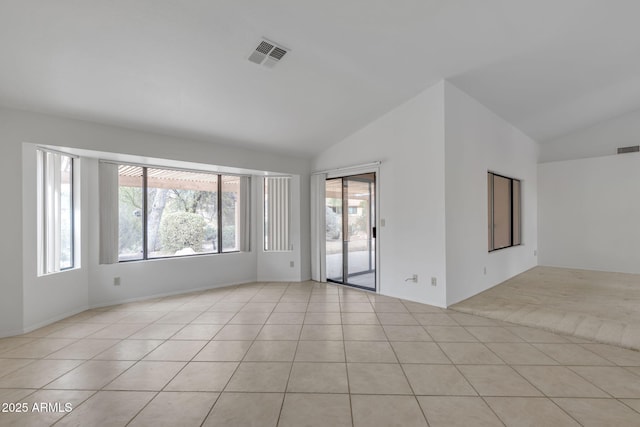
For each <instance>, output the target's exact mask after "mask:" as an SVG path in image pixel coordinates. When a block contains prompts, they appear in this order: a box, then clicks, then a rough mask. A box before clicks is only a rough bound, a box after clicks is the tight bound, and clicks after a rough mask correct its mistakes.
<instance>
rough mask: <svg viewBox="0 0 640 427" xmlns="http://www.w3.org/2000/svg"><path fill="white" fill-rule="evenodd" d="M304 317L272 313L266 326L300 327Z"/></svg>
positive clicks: (294, 314)
mask: <svg viewBox="0 0 640 427" xmlns="http://www.w3.org/2000/svg"><path fill="white" fill-rule="evenodd" d="M304 316H305V314H304V313H272V314H271V315H270V316H269V319H267V325H302V324H303V323H304Z"/></svg>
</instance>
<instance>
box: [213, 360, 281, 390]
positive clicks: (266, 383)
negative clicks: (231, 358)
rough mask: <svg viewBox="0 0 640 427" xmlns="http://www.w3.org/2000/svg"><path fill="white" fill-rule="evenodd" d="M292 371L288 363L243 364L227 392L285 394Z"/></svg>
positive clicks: (232, 379) (228, 386)
mask: <svg viewBox="0 0 640 427" xmlns="http://www.w3.org/2000/svg"><path fill="white" fill-rule="evenodd" d="M290 371H291V363H287V362H242V363H241V364H240V366H238V369H237V370H236V372H235V374H233V377H231V380H230V381H229V384H228V385H227V388H226V389H225V391H245V392H284V391H285V389H286V387H287V381H288V379H289V372H290Z"/></svg>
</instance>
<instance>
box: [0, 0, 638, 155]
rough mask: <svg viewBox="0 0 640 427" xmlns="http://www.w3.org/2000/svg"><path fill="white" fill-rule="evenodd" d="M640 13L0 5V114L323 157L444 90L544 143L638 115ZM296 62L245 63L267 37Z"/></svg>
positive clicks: (579, 8)
mask: <svg viewBox="0 0 640 427" xmlns="http://www.w3.org/2000/svg"><path fill="white" fill-rule="evenodd" d="M639 17H640V2H639V1H636V0H482V1H479V0H466V1H465V0H56V1H51V0H0V105H4V106H8V107H13V108H20V109H26V110H32V111H39V112H45V113H51V114H57V115H62V116H68V117H75V118H80V119H86V120H91V121H96V122H101V123H108V124H115V125H121V126H126V127H131V128H137V129H143V130H150V131H157V132H162V133H168V134H173V135H177V136H184V137H189V138H196V139H201V140H206V141H214V142H218V143H219V142H221V141H222V142H225V143H229V144H239V145H242V146H245V147H252V148H259V149H264V150H273V151H277V152H286V153H289V154H293V155H299V156H312V155H314V154H316V153H318V152H320V151H321V150H323V149H324V148H326V147H328V146H330V145H332V144H334V143H336V142H338V141H339V140H341V139H342V138H344V137H345V136H347V135H349V134H350V133H352V132H354V131H355V130H357V129H359V128H360V127H362V126H364V125H365V124H366V123H368V122H370V121H372V120H374V119H375V118H377V117H378V116H380V115H382V114H383V113H385V112H386V111H389V110H390V109H392V108H393V107H395V106H396V105H398V104H400V103H402V102H403V101H405V100H406V99H408V98H410V97H412V96H414V95H416V94H417V93H419V92H420V91H421V90H423V89H425V88H427V87H429V86H431V85H433V84H434V83H436V82H437V81H439V80H441V79H443V78H444V79H449V80H450V81H451V82H452V83H453V84H455V85H456V86H458V87H459V88H461V89H462V90H464V91H466V92H467V93H469V94H470V95H472V96H473V97H475V98H477V99H478V100H479V101H480V102H482V103H484V104H485V105H487V106H488V107H489V108H491V109H493V110H494V111H495V112H496V113H498V114H499V115H501V116H503V117H504V118H506V119H507V120H509V121H510V122H511V123H513V124H514V125H516V126H518V127H519V128H520V129H521V130H523V131H524V132H526V133H527V134H529V135H530V136H532V137H533V138H535V139H537V140H539V141H545V140H548V139H551V138H554V137H556V136H560V135H563V134H566V133H568V132H571V131H573V130H576V129H579V128H584V127H586V126H589V125H592V124H594V123H596V122H598V121H601V120H605V119H608V118H611V117H614V116H617V115H620V114H623V113H626V112H629V111H632V110H637V109H640V25H638V23H637V21H638V19H639ZM263 36H264V37H267V38H268V39H271V40H273V41H276V42H278V43H281V44H283V45H284V46H286V47H288V48H290V49H292V50H291V52H290V53H289V54H287V56H286V57H285V58H284V59H283V61H282V62H281V63H280V64H279V65H278V66H277V67H276V68H275V69H272V70H270V69H266V68H264V67H260V66H258V65H255V64H253V63H251V62H249V61H248V60H247V57H248V55H249V54H250V53H251V51H252V50H253V49H254V48H255V46H256V45H257V43H258V41H259V40H260V38H261V37H263Z"/></svg>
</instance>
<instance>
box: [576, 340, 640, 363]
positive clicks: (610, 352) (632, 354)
mask: <svg viewBox="0 0 640 427" xmlns="http://www.w3.org/2000/svg"><path fill="white" fill-rule="evenodd" d="M582 346H583V347H584V348H586V349H587V350H590V351H592V352H594V353H596V354H598V355H600V356H602V357H604V358H605V359H607V360H610V361H612V362H613V363H615V364H617V365H620V366H640V352H639V351H634V350H628V349H626V348H620V347H614V346H612V345H606V344H582Z"/></svg>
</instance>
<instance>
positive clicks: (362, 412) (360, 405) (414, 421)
mask: <svg viewBox="0 0 640 427" xmlns="http://www.w3.org/2000/svg"><path fill="white" fill-rule="evenodd" d="M351 408H352V412H353V425H354V426H355V427H360V426H362V427H376V426H379V427H386V426H403V427H413V426H415V427H420V426H424V427H427V422H426V421H425V419H424V415H423V414H422V410H421V409H420V406H419V405H418V401H417V400H416V398H415V397H414V396H364V395H353V396H351Z"/></svg>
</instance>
